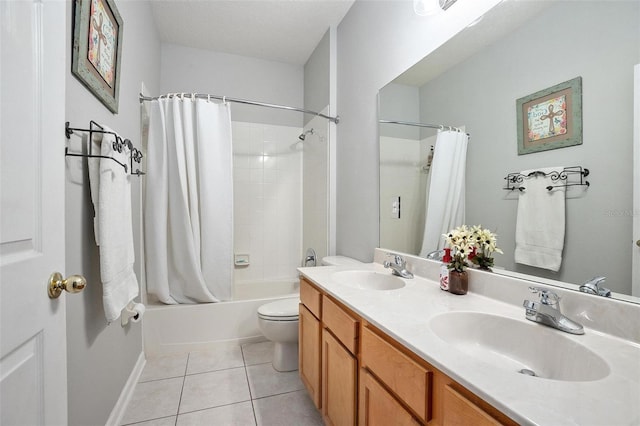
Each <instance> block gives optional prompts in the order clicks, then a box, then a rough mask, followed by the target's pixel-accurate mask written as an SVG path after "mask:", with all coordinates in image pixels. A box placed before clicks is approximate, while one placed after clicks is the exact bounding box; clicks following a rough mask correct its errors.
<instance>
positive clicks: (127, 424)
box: [121, 415, 177, 426]
mask: <svg viewBox="0 0 640 426" xmlns="http://www.w3.org/2000/svg"><path fill="white" fill-rule="evenodd" d="M169 417H173V415H170V416H162V417H154V418H153V419H147V420H140V421H139V422H135V423H123V424H122V425H121V426H135V425H139V424H141V423H146V422H151V421H154V420H162V419H168V418H169ZM176 421H177V416H176Z"/></svg>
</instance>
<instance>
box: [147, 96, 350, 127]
mask: <svg viewBox="0 0 640 426" xmlns="http://www.w3.org/2000/svg"><path fill="white" fill-rule="evenodd" d="M169 96H184V97H186V98H191V97H193V96H195V97H196V98H197V99H218V100H221V101H224V102H236V103H239V104H245V105H256V106H263V107H269V108H276V109H286V110H289V111H298V112H304V113H305V114H312V115H316V116H318V117H322V118H326V119H327V120H329V121H332V122H334V123H336V124H338V123H339V122H340V117H339V116H335V117H331V116H329V115H325V114H322V113H320V112H315V111H310V110H308V109H302V108H296V107H290V106H284V105H276V104H268V103H264V102H257V101H249V100H246V99H238V98H230V97H228V96H220V95H209V94H206V93H168V94H166V95H161V96H144V95H143V94H142V93H140V103H142V102H145V101H155V100H158V99H160V98H166V97H169Z"/></svg>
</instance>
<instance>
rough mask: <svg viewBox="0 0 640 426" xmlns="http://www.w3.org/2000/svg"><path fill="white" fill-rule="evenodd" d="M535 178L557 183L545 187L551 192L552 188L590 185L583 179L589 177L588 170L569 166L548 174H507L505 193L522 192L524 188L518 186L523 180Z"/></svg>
mask: <svg viewBox="0 0 640 426" xmlns="http://www.w3.org/2000/svg"><path fill="white" fill-rule="evenodd" d="M536 176H547V177H550V178H551V181H552V182H554V183H557V185H549V186H547V191H551V190H552V189H553V188H559V187H567V186H586V187H589V186H590V185H591V184H590V183H589V181H588V180H586V179H585V178H586V177H587V176H589V169H586V168H583V167H582V166H571V167H565V168H564V169H563V170H562V171H560V172H559V171H553V172H549V173H544V172H541V171H538V170H536V171H533V172H531V173H528V174H527V175H523V174H521V173H509V174H508V175H507V176H506V177H505V178H504V179H505V180H506V181H507V184H506V186H505V187H504V188H502V189H505V190H507V191H513V190H516V189H517V190H518V191H524V190H525V187H524V186H522V185H520V184H521V183H523V182H524V180H525V179H528V178H532V177H536Z"/></svg>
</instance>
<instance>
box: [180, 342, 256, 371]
mask: <svg viewBox="0 0 640 426" xmlns="http://www.w3.org/2000/svg"><path fill="white" fill-rule="evenodd" d="M243 366H244V361H243V360H242V351H241V350H240V346H231V347H222V348H218V349H214V350H209V351H202V352H191V353H190V354H189V364H188V365H187V374H196V373H206V372H209V371H217V370H225V369H227V368H237V367H243Z"/></svg>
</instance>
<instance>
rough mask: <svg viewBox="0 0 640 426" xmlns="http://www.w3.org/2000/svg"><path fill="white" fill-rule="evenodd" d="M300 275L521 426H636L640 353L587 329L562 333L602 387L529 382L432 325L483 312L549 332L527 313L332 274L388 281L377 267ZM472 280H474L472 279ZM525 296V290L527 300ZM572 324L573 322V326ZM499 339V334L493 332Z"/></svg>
mask: <svg viewBox="0 0 640 426" xmlns="http://www.w3.org/2000/svg"><path fill="white" fill-rule="evenodd" d="M298 270H299V271H300V273H301V274H302V275H303V276H304V277H306V278H307V279H309V280H310V281H312V282H313V283H315V284H316V285H318V286H319V287H320V288H322V289H323V290H324V291H326V292H327V293H328V294H330V295H332V296H334V297H335V298H336V299H338V300H339V301H341V302H342V303H344V304H345V305H346V306H348V307H349V308H351V309H352V310H353V311H355V312H357V313H358V314H359V315H361V316H362V317H363V318H364V319H366V320H367V321H369V322H371V323H372V324H374V325H375V326H376V327H378V328H380V329H381V330H383V331H384V332H386V333H387V334H389V335H390V336H391V337H393V338H394V339H396V340H397V341H398V342H399V343H401V344H403V345H404V346H406V347H407V348H408V349H410V350H411V351H413V352H415V353H416V354H417V355H418V356H420V357H421V358H423V359H424V360H425V361H427V362H429V363H430V364H432V365H434V366H435V367H437V368H438V369H440V370H442V372H444V373H445V374H447V375H448V376H450V377H451V378H453V379H454V380H456V381H458V382H459V383H461V384H462V385H463V386H465V387H467V388H468V389H469V390H471V391H472V392H474V393H475V394H477V395H478V396H480V397H481V398H483V399H484V400H486V401H487V402H489V403H490V404H492V405H493V406H495V407H496V408H497V409H499V410H500V411H502V412H503V413H505V414H506V415H508V416H509V417H511V418H512V419H513V420H515V421H516V422H518V423H521V424H532V425H562V426H565V425H602V426H605V425H606V426H617V425H639V424H640V345H639V344H638V343H635V342H633V341H630V340H625V339H622V338H619V337H615V336H612V335H608V334H605V333H602V332H600V331H596V330H594V329H592V328H588V327H586V326H585V334H584V335H571V334H568V333H564V332H561V331H559V330H553V329H550V330H552V331H554V332H557V333H561V334H562V335H563V336H564V337H566V338H568V339H571V340H573V341H575V342H576V343H578V344H581V345H584V346H586V347H587V348H588V349H590V350H591V351H592V352H594V353H595V354H597V355H599V356H600V357H601V358H603V359H604V360H605V361H606V362H607V364H608V365H609V367H610V373H609V375H608V376H606V377H605V378H604V379H601V380H596V381H587V382H570V381H557V380H549V379H543V378H539V377H529V376H526V375H523V374H518V373H516V372H512V371H509V370H507V369H503V368H500V367H499V366H496V365H494V364H491V363H488V362H484V361H481V360H477V359H476V358H474V357H472V356H470V355H468V354H467V353H464V352H462V351H460V350H458V349H457V348H455V347H454V346H452V345H451V344H450V343H447V342H445V341H444V340H442V339H441V338H440V337H438V336H437V335H436V334H435V333H434V332H433V331H432V330H431V329H430V327H429V321H430V320H431V319H432V318H434V317H436V316H437V315H439V314H442V313H446V312H453V311H467V312H482V313H487V314H494V315H499V316H504V317H508V318H511V319H514V320H517V321H522V322H523V323H525V324H527V325H528V326H531V327H541V328H547V329H548V327H545V326H543V325H541V324H536V323H533V322H531V321H528V320H526V319H525V315H524V314H525V312H524V308H523V307H521V306H516V305H514V304H510V303H506V302H502V301H499V300H496V299H493V298H489V297H486V296H483V295H481V294H478V293H474V292H473V291H472V289H473V285H472V283H470V291H469V293H467V294H466V295H464V296H456V295H453V294H450V293H448V292H445V291H442V290H440V287H439V285H438V283H437V282H436V281H435V280H431V279H425V278H422V277H419V276H416V277H415V278H414V279H406V280H404V281H405V283H406V286H405V287H403V288H401V289H397V290H383V291H378V290H363V289H356V288H352V287H349V286H346V285H344V284H340V283H338V282H336V281H335V279H333V278H332V275H333V274H334V273H335V272H337V271H346V270H369V271H377V272H380V273H385V274H389V273H390V271H389V270H388V269H385V268H384V267H383V266H382V265H380V264H378V263H368V264H361V265H349V266H325V267H313V268H299V269H298ZM470 278H472V277H470ZM527 296H528V294H527V293H526V292H525V290H523V298H522V300H524V299H525V298H526V297H527ZM574 319H575V318H574ZM496 332H497V333H499V330H496Z"/></svg>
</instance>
